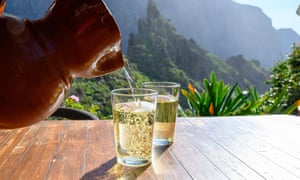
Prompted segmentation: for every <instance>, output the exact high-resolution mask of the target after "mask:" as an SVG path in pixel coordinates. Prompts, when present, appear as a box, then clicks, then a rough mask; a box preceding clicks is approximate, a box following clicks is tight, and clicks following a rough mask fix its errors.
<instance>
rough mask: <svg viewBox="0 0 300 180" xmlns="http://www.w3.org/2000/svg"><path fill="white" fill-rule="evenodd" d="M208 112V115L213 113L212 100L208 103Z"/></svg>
mask: <svg viewBox="0 0 300 180" xmlns="http://www.w3.org/2000/svg"><path fill="white" fill-rule="evenodd" d="M208 112H209V114H210V115H214V113H215V109H214V104H213V103H212V102H211V103H210V105H209V109H208Z"/></svg>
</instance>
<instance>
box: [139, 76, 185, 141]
mask: <svg viewBox="0 0 300 180" xmlns="http://www.w3.org/2000/svg"><path fill="white" fill-rule="evenodd" d="M142 86H143V87H144V88H149V89H153V90H157V91H158V96H157V108H156V118H155V123H154V145H159V146H166V145H171V144H172V143H173V142H174V132H175V123H176V117H177V108H178V99H179V94H180V93H179V92H180V84H179V83H176V82H144V83H143V84H142Z"/></svg>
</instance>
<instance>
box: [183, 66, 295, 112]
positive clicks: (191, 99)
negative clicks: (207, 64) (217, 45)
mask: <svg viewBox="0 0 300 180" xmlns="http://www.w3.org/2000/svg"><path fill="white" fill-rule="evenodd" d="M203 86H204V89H203V90H202V92H201V93H200V92H199V91H198V90H197V89H196V88H194V87H193V86H192V85H191V84H189V86H188V88H189V91H187V90H185V89H182V94H183V95H184V96H185V97H186V99H187V101H188V103H189V107H190V112H191V113H190V114H189V113H187V114H188V115H190V116H229V115H249V114H272V113H274V114H275V113H285V114H288V113H291V112H292V111H294V110H295V108H296V103H295V102H294V103H292V104H291V105H287V104H284V106H283V104H282V103H281V102H282V100H283V99H284V98H285V95H286V93H285V91H282V92H281V93H280V94H278V96H276V97H273V100H274V101H272V103H265V102H266V101H267V100H268V99H267V97H268V94H267V95H264V96H259V95H258V93H257V91H256V88H255V87H254V88H252V89H251V88H248V90H247V91H242V90H241V89H240V88H239V86H238V84H235V85H234V86H231V85H229V84H226V85H224V81H223V80H219V81H217V79H216V75H215V72H214V71H213V72H212V73H211V77H210V81H209V80H207V79H204V80H203ZM283 109H285V110H284V111H283Z"/></svg>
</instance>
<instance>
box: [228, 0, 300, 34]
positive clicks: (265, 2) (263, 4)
mask: <svg viewBox="0 0 300 180" xmlns="http://www.w3.org/2000/svg"><path fill="white" fill-rule="evenodd" d="M233 1H235V2H237V3H240V4H249V5H253V6H257V7H260V8H261V9H262V10H263V12H264V13H265V14H266V15H267V16H269V17H270V18H271V19H272V24H273V27H274V28H276V29H279V28H292V29H294V30H295V31H296V32H297V33H298V34H299V35H300V16H298V15H297V14H296V10H297V8H298V6H299V5H300V1H299V0H233Z"/></svg>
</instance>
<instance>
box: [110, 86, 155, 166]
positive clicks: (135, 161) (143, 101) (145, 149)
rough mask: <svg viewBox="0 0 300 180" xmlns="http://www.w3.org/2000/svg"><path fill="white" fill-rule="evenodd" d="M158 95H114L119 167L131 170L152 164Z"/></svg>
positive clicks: (130, 91) (138, 91) (132, 91)
mask: <svg viewBox="0 0 300 180" xmlns="http://www.w3.org/2000/svg"><path fill="white" fill-rule="evenodd" d="M157 94H158V93H157V91H156V90H152V89H145V88H123V89H115V90H113V91H112V92H111V96H112V111H113V121H114V136H115V145H116V156H117V162H118V163H120V164H122V165H125V166H131V167H141V166H145V165H148V164H150V163H151V158H152V144H153V129H154V122H155V113H156V98H157Z"/></svg>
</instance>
